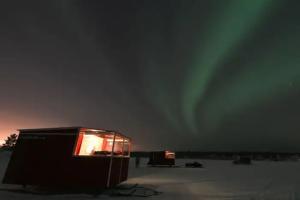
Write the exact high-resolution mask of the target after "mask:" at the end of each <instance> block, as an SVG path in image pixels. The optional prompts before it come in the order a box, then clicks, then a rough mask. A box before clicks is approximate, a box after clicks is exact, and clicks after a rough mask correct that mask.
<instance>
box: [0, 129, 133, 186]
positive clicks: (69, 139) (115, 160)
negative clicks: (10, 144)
mask: <svg viewBox="0 0 300 200" xmlns="http://www.w3.org/2000/svg"><path fill="white" fill-rule="evenodd" d="M129 157H130V139H129V138H128V137H125V136H124V135H122V134H120V133H118V132H115V131H107V130H100V129H90V128H81V127H68V128H44V129H23V130H20V134H19V138H18V140H17V144H16V146H15V150H14V152H13V154H12V156H11V159H10V162H9V164H8V168H7V170H6V174H5V176H4V179H3V183H7V184H20V185H36V186H46V187H67V188H70V187H71V188H77V187H80V188H108V187H113V186H115V185H117V184H119V183H121V182H122V181H125V180H126V179H127V175H128V165H129Z"/></svg>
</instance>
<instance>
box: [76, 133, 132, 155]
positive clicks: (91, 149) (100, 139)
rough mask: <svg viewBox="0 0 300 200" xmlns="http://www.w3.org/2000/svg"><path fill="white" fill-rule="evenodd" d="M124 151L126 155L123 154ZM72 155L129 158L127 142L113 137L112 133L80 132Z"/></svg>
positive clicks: (121, 138)
mask: <svg viewBox="0 0 300 200" xmlns="http://www.w3.org/2000/svg"><path fill="white" fill-rule="evenodd" d="M112 150H113V153H112ZM124 151H126V152H127V153H126V154H124ZM74 155H76V156H111V155H113V156H129V141H128V140H127V139H125V138H123V137H121V136H119V135H116V136H115V135H114V133H94V132H81V133H80V134H79V137H78V140H77V144H76V148H75V153H74Z"/></svg>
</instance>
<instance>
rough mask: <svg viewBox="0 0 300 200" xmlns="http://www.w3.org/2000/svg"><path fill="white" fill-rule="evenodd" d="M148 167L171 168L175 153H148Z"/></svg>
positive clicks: (173, 163)
mask: <svg viewBox="0 0 300 200" xmlns="http://www.w3.org/2000/svg"><path fill="white" fill-rule="evenodd" d="M148 165H151V166H173V165H175V153H174V152H172V151H154V152H150V155H149V162H148Z"/></svg>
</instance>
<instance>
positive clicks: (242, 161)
mask: <svg viewBox="0 0 300 200" xmlns="http://www.w3.org/2000/svg"><path fill="white" fill-rule="evenodd" d="M233 164H236V165H250V164H251V157H250V156H237V158H236V159H235V160H234V161H233Z"/></svg>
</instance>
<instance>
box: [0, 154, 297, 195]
mask: <svg viewBox="0 0 300 200" xmlns="http://www.w3.org/2000/svg"><path fill="white" fill-rule="evenodd" d="M8 160H9V153H7V152H1V153H0V178H1V180H2V177H3V174H4V172H5V169H6V166H7V162H8ZM188 161H193V160H182V159H177V160H176V164H177V165H178V166H182V167H178V168H149V167H146V165H145V164H146V159H143V160H142V164H141V167H140V168H138V169H136V168H134V160H132V161H131V167H130V171H129V174H130V175H129V176H130V177H129V179H128V181H127V182H126V183H125V184H127V185H130V184H135V183H138V184H139V185H141V186H144V187H147V188H152V189H155V190H157V191H159V192H162V193H161V194H159V195H157V196H151V197H147V199H162V200H167V199H170V200H172V199H184V200H191V199H199V200H210V199H211V200H223V199H226V200H228V199H235V200H267V199H270V200H298V199H299V200H300V162H292V161H290V162H289V161H286V162H272V161H257V162H253V165H250V166H243V165H233V164H232V163H231V161H215V160H198V161H199V162H201V163H203V164H204V168H203V169H191V168H190V169H189V168H184V167H183V165H184V163H185V162H188ZM11 187H12V186H7V185H3V184H1V188H11ZM13 187H15V186H13ZM141 198H142V197H111V196H108V195H99V196H93V195H90V194H72V193H71V194H70V193H69V194H53V195H36V194H23V193H20V192H8V191H5V190H0V199H1V200H10V199H20V200H28V199H33V200H37V199H43V200H44V199H45V200H48V199H49V200H62V199H66V200H69V199H118V200H122V199H141Z"/></svg>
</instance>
